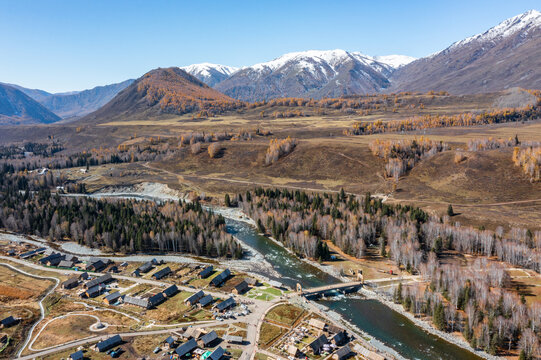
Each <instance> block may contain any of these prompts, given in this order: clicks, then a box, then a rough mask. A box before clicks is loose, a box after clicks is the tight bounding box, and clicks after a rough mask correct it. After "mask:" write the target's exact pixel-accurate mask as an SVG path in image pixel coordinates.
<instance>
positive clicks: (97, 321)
mask: <svg viewBox="0 0 541 360" xmlns="http://www.w3.org/2000/svg"><path fill="white" fill-rule="evenodd" d="M69 316H87V317H91V318H93V319H95V320H96V322H95V323H94V324H92V325H90V327H89V328H88V330H90V331H92V332H100V331H103V330H105V329H106V328H107V327H108V326H109V325H108V324H105V323H102V324H103V325H105V326H104V327H103V328H102V329H94V330H93V329H92V327H95V326H96V325H97V324H99V323H101V320H100V318H99V317H97V316H96V315H92V314H80V313H67V314H65V315H61V316H57V317H55V318H52V319H50V320H49V321H47V322H46V323H45V325H43V326H42V327H41V329H39V331H38V333H37V334H36V336H35V337H34V338H33V339H32V341H30V342H29V343H28V350H30V351H45V350H49V349H53V348H55V347H57V346H58V345H53V346H49V347H46V348H42V349H35V348H34V343H35V342H36V340H37V339H38V338H39V337H40V335H41V333H42V332H43V330H45V329H46V328H47V325H49V324H50V323H52V322H53V321H55V320H59V319H65V318H67V317H69Z"/></svg>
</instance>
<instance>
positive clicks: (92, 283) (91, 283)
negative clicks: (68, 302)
mask: <svg viewBox="0 0 541 360" xmlns="http://www.w3.org/2000/svg"><path fill="white" fill-rule="evenodd" d="M111 280H113V276H112V275H111V274H105V275H103V276H100V277H99V278H95V279H92V280H90V281H89V282H87V283H86V284H85V286H86V287H87V288H91V287H93V286H96V285H99V284H105V283H106V282H109V281H111Z"/></svg>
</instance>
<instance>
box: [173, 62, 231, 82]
mask: <svg viewBox="0 0 541 360" xmlns="http://www.w3.org/2000/svg"><path fill="white" fill-rule="evenodd" d="M181 69H182V70H184V71H186V72H187V73H188V74H190V75H193V76H195V77H196V78H197V79H198V80H199V81H202V82H204V83H205V84H207V85H208V86H210V87H213V86H216V85H217V84H218V83H220V82H222V81H224V80H225V79H227V78H229V77H230V76H231V74H233V73H234V72H235V71H237V70H238V68H236V67H233V66H226V65H219V64H211V63H202V64H193V65H189V66H184V67H181Z"/></svg>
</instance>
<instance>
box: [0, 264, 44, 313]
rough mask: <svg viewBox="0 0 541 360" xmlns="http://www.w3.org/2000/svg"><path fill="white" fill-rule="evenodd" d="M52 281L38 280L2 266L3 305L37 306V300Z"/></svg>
mask: <svg viewBox="0 0 541 360" xmlns="http://www.w3.org/2000/svg"><path fill="white" fill-rule="evenodd" d="M51 285H52V280H45V279H37V278H33V277H30V276H27V275H24V274H21V273H19V272H17V271H14V270H12V269H10V268H8V267H5V266H0V299H1V302H2V304H3V305H9V304H11V305H20V304H29V305H35V306H37V304H35V299H37V298H38V297H39V296H40V295H41V294H42V293H43V292H45V290H47V288H48V287H49V286H51Z"/></svg>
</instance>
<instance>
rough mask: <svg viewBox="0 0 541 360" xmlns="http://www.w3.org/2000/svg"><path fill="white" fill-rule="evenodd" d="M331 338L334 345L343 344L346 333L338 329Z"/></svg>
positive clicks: (346, 336)
mask: <svg viewBox="0 0 541 360" xmlns="http://www.w3.org/2000/svg"><path fill="white" fill-rule="evenodd" d="M332 339H333V341H334V343H335V344H336V345H343V344H344V343H345V342H346V341H347V339H348V335H347V333H346V332H345V331H340V332H339V333H337V334H336V335H334V336H333V338H332Z"/></svg>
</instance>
